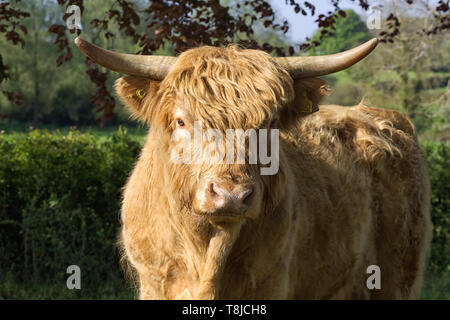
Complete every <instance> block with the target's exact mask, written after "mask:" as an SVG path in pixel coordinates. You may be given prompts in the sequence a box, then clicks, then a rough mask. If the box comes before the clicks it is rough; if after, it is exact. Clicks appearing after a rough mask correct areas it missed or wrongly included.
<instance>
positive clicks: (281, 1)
mask: <svg viewBox="0 0 450 320" xmlns="http://www.w3.org/2000/svg"><path fill="white" fill-rule="evenodd" d="M297 2H299V3H300V1H297ZM310 2H311V3H312V4H313V5H315V6H316V13H315V16H314V17H311V16H310V15H308V16H304V15H302V14H301V13H298V14H296V13H295V11H294V8H293V7H292V6H290V5H288V4H286V1H285V0H273V1H271V5H272V8H273V9H274V11H275V14H276V16H277V17H278V18H279V19H280V20H284V19H286V20H287V21H288V22H289V31H288V36H289V37H290V38H291V39H292V40H293V41H295V43H302V42H304V41H305V39H306V37H311V36H312V35H313V34H314V33H315V32H316V31H317V29H318V27H317V23H316V22H314V21H315V20H316V19H317V15H318V14H320V13H326V12H327V11H333V10H334V7H333V6H332V5H331V4H330V3H331V1H328V0H318V1H317V0H312V1H311V0H310ZM341 8H342V9H344V10H345V9H353V10H354V11H355V12H356V13H358V14H362V13H363V12H364V10H362V9H361V7H359V6H358V5H357V4H355V3H351V2H350V1H345V2H343V3H342V6H341ZM308 13H309V11H308Z"/></svg>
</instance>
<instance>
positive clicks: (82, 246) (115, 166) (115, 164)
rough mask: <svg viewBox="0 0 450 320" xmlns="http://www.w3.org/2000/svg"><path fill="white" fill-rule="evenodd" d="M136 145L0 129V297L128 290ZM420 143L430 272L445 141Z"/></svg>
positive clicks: (438, 255) (443, 242)
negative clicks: (129, 193) (128, 200)
mask: <svg viewBox="0 0 450 320" xmlns="http://www.w3.org/2000/svg"><path fill="white" fill-rule="evenodd" d="M140 148H141V141H140V139H139V138H135V137H133V136H131V135H129V134H127V132H126V131H125V130H123V129H121V130H119V131H117V132H115V133H114V134H113V135H112V136H111V137H108V138H105V137H101V138H99V137H98V136H96V135H93V134H90V133H85V134H81V133H80V132H78V131H70V132H69V133H68V134H65V135H63V134H61V133H60V132H53V133H50V132H47V131H39V130H31V131H30V132H29V133H26V134H10V135H7V134H4V133H0V298H2V297H3V298H15V297H29V296H28V295H27V294H26V291H27V290H29V289H28V288H30V287H33V286H36V285H38V286H39V285H41V286H45V285H48V284H52V285H54V286H55V288H56V289H55V290H56V291H55V292H50V293H40V294H37V296H38V297H43V298H49V297H55V296H56V297H64V298H66V297H75V298H77V297H78V298H79V297H83V298H88V297H99V292H98V290H99V289H98V288H100V287H105V286H106V287H108V288H109V290H110V294H111V296H113V297H117V296H120V292H125V293H124V295H125V296H126V297H129V296H128V294H129V292H130V289H129V285H128V284H127V282H126V281H124V276H123V274H122V272H121V270H120V267H119V262H118V255H117V250H116V249H115V241H116V239H117V232H118V225H119V206H120V199H121V189H122V187H123V185H124V184H125V181H126V178H127V176H128V175H129V173H130V170H131V168H132V167H133V164H134V163H135V161H136V159H137V156H138V154H139V151H140ZM423 148H424V150H425V152H426V154H427V157H428V161H429V166H430V174H431V183H432V188H433V195H432V206H433V212H432V219H433V223H434V238H433V246H432V251H431V257H430V263H429V271H431V272H433V274H436V273H442V272H448V271H449V270H450V217H449V212H450V211H449V206H450V200H449V198H448V195H449V194H450V172H449V168H450V144H449V143H424V144H423ZM71 264H76V265H79V266H80V267H81V271H82V288H83V290H78V291H77V293H70V294H69V295H67V292H68V291H69V290H67V289H66V287H65V283H66V282H65V280H66V278H67V276H68V275H67V274H66V268H67V266H69V265H71ZM11 282H13V283H16V284H18V286H13V285H8V283H11ZM18 288H22V290H23V291H24V292H25V293H23V294H20V293H18V292H17V290H18ZM127 290H128V291H127ZM37 291H39V287H38V289H37ZM64 292H65V293H64ZM118 292H119V293H118Z"/></svg>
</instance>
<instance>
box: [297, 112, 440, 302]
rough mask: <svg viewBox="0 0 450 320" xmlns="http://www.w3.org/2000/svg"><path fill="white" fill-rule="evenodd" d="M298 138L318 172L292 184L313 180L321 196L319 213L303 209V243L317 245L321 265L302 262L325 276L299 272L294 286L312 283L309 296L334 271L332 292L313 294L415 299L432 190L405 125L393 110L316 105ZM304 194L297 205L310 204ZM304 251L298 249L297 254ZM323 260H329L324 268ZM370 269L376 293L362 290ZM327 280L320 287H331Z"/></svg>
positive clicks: (411, 128) (428, 234)
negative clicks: (374, 269)
mask: <svg viewBox="0 0 450 320" xmlns="http://www.w3.org/2000/svg"><path fill="white" fill-rule="evenodd" d="M299 133H300V136H299V137H298V139H299V140H300V141H302V144H303V145H304V143H305V138H306V139H307V140H308V141H311V146H310V149H311V150H312V151H311V154H312V156H311V157H310V158H315V159H314V160H315V163H316V164H317V167H318V168H320V169H318V170H317V172H310V173H309V174H310V176H307V174H306V173H305V174H302V173H299V176H300V178H299V181H298V183H299V184H301V183H303V182H302V180H305V179H308V180H311V179H315V180H316V181H318V183H319V184H321V186H320V187H318V188H317V189H316V190H314V186H311V187H310V191H311V192H310V193H315V194H320V196H321V197H324V198H325V199H326V201H322V204H321V206H322V208H321V207H320V205H317V204H313V205H310V207H309V209H308V211H309V212H307V215H311V216H310V217H309V220H310V221H309V223H310V226H311V228H312V229H313V230H316V231H310V232H312V234H310V235H309V238H310V239H313V240H310V242H309V244H308V245H310V246H316V248H315V249H312V250H316V251H318V252H320V254H319V256H321V257H322V259H323V260H325V261H314V260H311V259H314V258H311V257H306V256H303V257H302V259H310V261H309V263H310V264H311V265H316V266H319V267H321V268H322V270H325V273H324V274H322V275H321V273H320V272H319V271H317V272H316V273H314V271H310V272H309V273H305V272H303V273H302V272H301V271H300V272H299V283H301V285H300V288H301V287H303V288H304V284H305V283H309V282H311V283H310V284H311V286H310V287H311V289H310V290H313V291H314V288H317V287H318V283H320V282H321V280H320V279H321V278H322V279H323V278H325V277H326V276H327V275H328V273H330V274H333V273H334V274H333V275H332V276H330V279H335V284H334V285H335V287H329V288H328V290H329V291H330V292H329V293H327V292H326V288H325V289H323V290H324V291H322V292H320V294H319V295H317V296H316V297H324V298H333V297H335V298H369V297H372V298H386V299H390V298H402V299H405V298H417V297H418V295H419V293H420V287H421V283H422V275H423V271H424V265H425V256H426V254H427V252H428V248H429V243H430V237H431V222H430V207H429V201H430V186H429V178H428V172H427V166H426V161H425V158H424V155H423V153H422V151H421V150H420V147H419V145H418V142H417V137H416V134H415V128H414V126H413V124H412V123H411V121H410V120H409V119H408V118H407V117H406V116H404V115H402V114H400V113H398V112H396V111H392V110H384V109H378V108H368V107H365V106H362V105H360V106H356V107H351V108H347V107H339V106H322V107H321V110H320V111H319V112H318V113H316V114H314V115H312V116H310V119H305V121H304V122H303V123H302V124H301V125H300V131H299ZM317 150H320V151H317ZM304 151H305V149H304V150H303V151H302V152H304ZM306 152H308V151H307V149H306ZM318 157H319V158H320V159H318ZM310 165H313V163H311V164H310ZM314 175H323V177H322V178H317V177H314ZM306 197H307V198H308V199H306V198H305V199H303V201H308V202H313V201H314V199H309V198H311V196H306ZM327 201H328V202H329V203H328V204H326V202H327ZM315 202H316V203H317V199H316V200H315ZM324 203H325V204H324ZM336 216H338V218H336ZM323 224H325V225H326V226H327V227H326V230H325V228H324V227H323V226H322V225H323ZM324 232H328V234H327V235H326V236H325V235H324ZM333 233H334V234H333ZM300 239H301V236H300ZM330 239H331V240H330ZM317 240H318V241H317ZM327 241H328V242H327ZM324 246H328V247H329V248H328V249H326V248H324ZM303 250H306V247H303V248H301V246H300V248H299V256H302V251H303ZM344 250H347V251H348V252H343V251H344ZM325 257H326V258H325ZM326 259H329V261H333V263H329V266H328V265H327V262H326ZM372 264H374V265H378V266H379V267H380V270H381V289H380V290H376V289H375V290H368V289H367V287H366V282H365V280H366V279H367V277H368V275H367V273H366V269H367V267H368V266H369V265H372ZM333 265H334V266H337V267H333ZM316 269H317V270H319V269H318V268H316ZM324 276H325V277H324ZM302 277H303V278H302ZM308 278H311V281H309V282H308ZM313 279H319V280H318V281H317V282H316V283H314V282H313V281H312V280H313ZM330 279H327V280H323V283H325V284H327V285H328V284H329V283H333V281H331V280H330ZM346 279H347V280H346ZM309 292H312V291H309ZM304 294H307V292H301V294H299V295H297V296H298V297H303V295H304Z"/></svg>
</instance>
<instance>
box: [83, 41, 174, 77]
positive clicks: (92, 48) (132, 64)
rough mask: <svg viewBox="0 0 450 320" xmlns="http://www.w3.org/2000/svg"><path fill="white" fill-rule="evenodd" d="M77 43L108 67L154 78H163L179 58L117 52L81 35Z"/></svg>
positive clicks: (90, 55) (85, 51) (84, 51)
mask: <svg viewBox="0 0 450 320" xmlns="http://www.w3.org/2000/svg"><path fill="white" fill-rule="evenodd" d="M75 44H76V45H77V46H78V48H80V50H81V51H83V53H84V54H85V55H87V56H88V57H89V58H90V59H91V60H93V61H94V62H96V63H98V64H99V65H102V66H104V67H105V68H107V69H110V70H113V71H117V72H120V73H124V74H128V75H132V76H139V77H145V78H151V79H154V80H163V79H164V78H165V76H166V75H167V74H168V73H169V70H170V68H171V67H172V66H173V64H174V63H175V61H176V59H177V58H175V57H169V56H152V55H147V56H144V55H134V54H125V53H117V52H113V51H109V50H105V49H102V48H100V47H97V46H96V45H94V44H92V43H89V42H87V41H85V40H83V39H81V38H80V37H77V38H76V39H75Z"/></svg>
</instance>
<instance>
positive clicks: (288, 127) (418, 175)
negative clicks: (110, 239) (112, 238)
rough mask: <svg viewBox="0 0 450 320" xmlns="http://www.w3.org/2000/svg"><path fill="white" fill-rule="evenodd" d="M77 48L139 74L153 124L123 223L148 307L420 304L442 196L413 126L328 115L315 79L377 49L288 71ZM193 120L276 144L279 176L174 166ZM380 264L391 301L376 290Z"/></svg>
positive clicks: (124, 90) (208, 56)
mask: <svg viewBox="0 0 450 320" xmlns="http://www.w3.org/2000/svg"><path fill="white" fill-rule="evenodd" d="M76 44H77V45H78V47H79V48H80V49H81V50H82V51H83V52H84V53H85V54H86V55H87V56H88V57H90V58H91V59H92V60H93V61H95V62H97V63H99V64H100V65H103V66H104V67H106V68H109V69H111V70H114V71H117V72H120V73H123V74H126V75H128V76H126V77H123V78H120V79H119V80H118V81H117V82H116V90H117V93H118V95H119V96H120V98H121V99H122V100H123V102H124V103H125V104H126V105H127V106H128V107H129V108H130V109H131V111H132V114H133V115H134V117H136V118H139V119H140V120H141V121H143V122H144V123H146V124H148V125H149V132H148V136H147V139H146V142H145V146H144V148H143V150H142V153H141V155H140V157H139V160H138V162H137V164H136V166H135V168H134V170H133V172H132V174H131V177H130V178H129V180H128V183H127V184H126V187H125V190H124V197H123V205H122V215H121V220H122V229H121V237H120V243H121V245H122V247H123V251H124V253H125V254H124V256H125V259H126V260H127V261H128V262H129V264H130V265H131V266H132V268H133V270H135V274H136V276H137V280H138V281H137V283H138V286H139V292H140V298H142V299H303V298H308V299H369V298H383V299H410V298H418V297H419V294H420V288H421V284H422V276H423V271H424V265H425V260H426V255H427V252H428V249H429V244H430V238H431V231H430V230H431V222H430V207H429V202H430V186H429V179H428V173H427V166H426V162H425V159H424V155H423V153H422V152H421V150H420V148H419V145H418V142H417V136H416V132H415V128H414V126H413V124H412V123H411V121H410V120H409V119H408V118H407V117H406V116H404V115H402V114H400V113H398V112H396V111H391V110H385V109H377V108H372V107H367V106H365V105H363V104H360V105H357V106H354V107H341V106H334V105H330V106H320V107H319V102H320V100H321V98H322V97H323V96H324V95H325V94H326V93H327V86H326V83H325V81H323V80H321V79H320V78H317V77H319V76H323V75H327V74H331V73H334V72H337V71H340V70H343V69H346V68H348V67H350V66H352V65H353V64H355V63H356V62H358V61H360V60H361V59H363V58H364V57H366V56H367V55H368V54H369V53H370V52H371V51H372V50H373V49H374V48H375V47H376V45H377V40H376V39H373V40H371V41H369V42H367V43H365V44H363V45H361V46H359V47H356V48H354V49H352V50H348V51H345V52H342V53H339V54H335V55H330V56H319V57H290V58H273V57H271V56H270V55H268V54H266V53H264V52H262V51H258V50H246V49H241V48H239V47H237V46H229V47H227V48H216V47H202V48H196V49H191V50H188V51H186V52H184V53H182V54H181V55H180V56H179V57H162V56H140V55H129V54H121V53H115V52H112V51H108V50H104V49H101V48H99V47H97V46H95V45H92V44H90V43H88V42H86V41H84V40H82V39H80V38H77V40H76ZM195 121H200V122H201V126H202V130H208V129H215V130H217V131H218V132H221V133H225V132H226V130H230V129H234V130H244V131H245V130H249V129H255V130H260V129H268V130H269V131H270V130H271V129H272V130H275V129H278V130H279V141H278V144H279V150H278V154H277V161H278V162H279V167H278V170H277V172H276V173H275V174H271V175H263V174H261V171H260V169H261V167H263V166H264V165H263V164H261V163H260V162H259V161H258V162H257V163H248V162H245V163H231V164H230V163H211V162H207V161H206V162H204V161H200V162H196V163H189V164H188V163H179V162H174V161H171V153H172V152H173V149H174V148H175V147H176V146H177V143H176V142H175V141H174V140H173V133H174V132H175V131H177V132H179V131H181V132H185V133H189V134H194V132H193V131H194V123H195ZM203 147H204V146H200V149H202V148H203ZM194 152H195V150H194ZM245 157H246V158H248V154H246V155H245ZM371 265H376V266H379V268H380V272H381V274H380V276H381V288H379V289H373V288H368V286H367V284H366V280H367V278H368V276H369V275H368V274H367V268H368V267H369V266H371ZM372 289H373V290H372Z"/></svg>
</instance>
